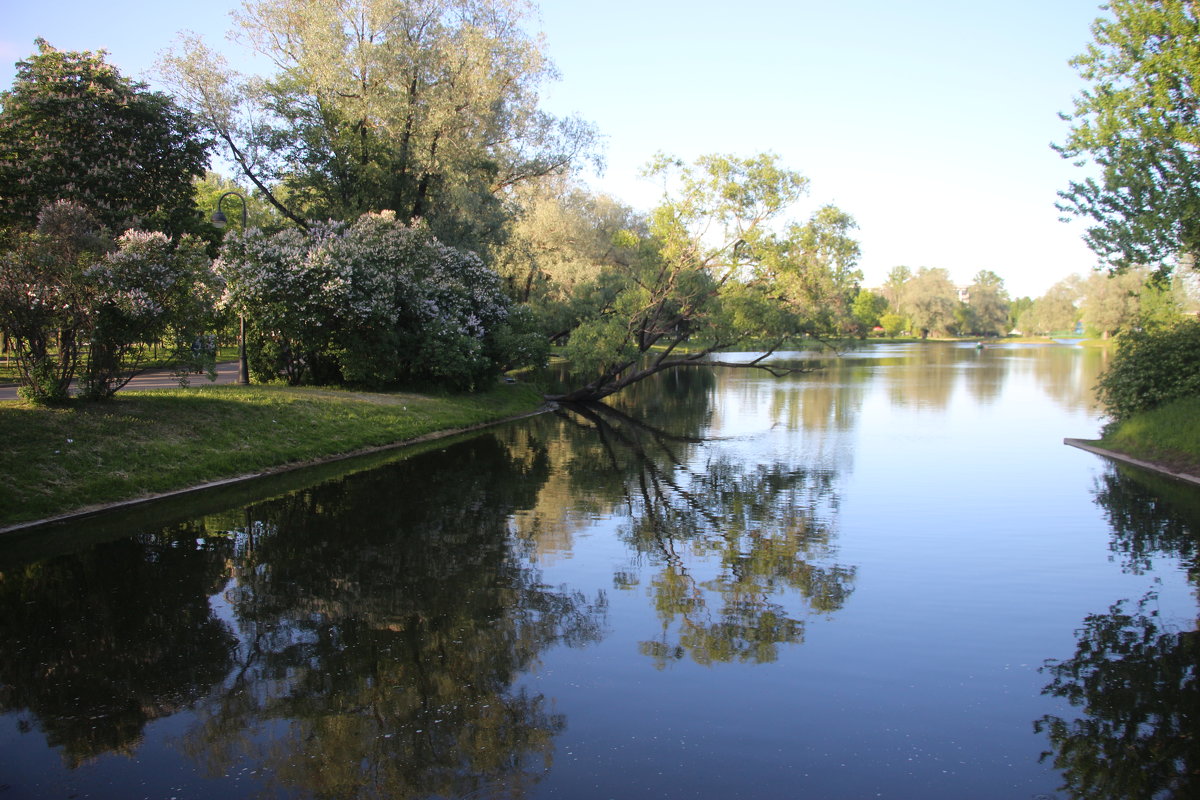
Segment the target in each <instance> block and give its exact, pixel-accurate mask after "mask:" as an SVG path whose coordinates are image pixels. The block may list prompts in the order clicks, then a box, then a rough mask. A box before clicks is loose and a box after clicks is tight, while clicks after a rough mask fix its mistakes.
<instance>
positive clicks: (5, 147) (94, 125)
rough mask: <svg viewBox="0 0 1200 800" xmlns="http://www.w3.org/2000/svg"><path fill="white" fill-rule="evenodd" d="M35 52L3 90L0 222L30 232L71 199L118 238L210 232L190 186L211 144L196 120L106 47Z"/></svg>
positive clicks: (46, 48) (0, 99) (47, 47)
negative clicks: (109, 56)
mask: <svg viewBox="0 0 1200 800" xmlns="http://www.w3.org/2000/svg"><path fill="white" fill-rule="evenodd" d="M37 46H38V52H37V53H36V54H34V55H32V56H30V57H29V58H28V59H26V60H25V61H19V62H17V76H16V80H15V81H14V83H13V86H12V88H11V89H10V90H8V91H6V92H4V93H3V94H0V106H2V108H0V226H8V227H15V228H20V229H24V230H31V229H33V228H34V227H36V225H37V218H38V214H39V213H40V212H41V210H42V209H43V208H44V207H45V206H47V205H48V204H50V203H53V202H55V201H57V200H71V201H74V202H77V203H80V204H82V205H84V206H86V207H87V208H88V209H89V210H90V211H91V212H92V214H94V215H95V217H96V218H97V220H98V221H99V222H100V223H101V225H103V226H104V227H106V228H109V229H111V230H113V231H116V232H120V231H123V230H125V229H127V228H131V227H138V228H142V229H148V230H161V231H165V232H168V233H171V234H179V233H184V232H200V231H201V230H202V229H203V228H205V227H207V226H204V225H203V223H202V220H201V218H200V215H199V213H198V210H197V208H196V203H195V199H194V197H193V192H192V180H193V178H196V177H199V176H201V175H203V174H204V168H205V166H206V165H207V163H208V148H209V143H208V141H206V140H205V139H204V138H202V137H201V135H200V131H199V128H198V126H197V123H196V121H195V120H194V119H193V117H192V115H191V114H189V113H188V112H187V111H185V110H184V109H182V108H180V107H179V106H178V105H177V104H176V103H175V102H174V101H173V100H172V99H171V98H170V97H169V96H168V95H165V94H162V93H159V92H150V91H147V89H146V86H145V85H144V84H141V83H136V82H133V81H130V80H129V79H127V78H124V77H122V76H121V74H120V73H119V72H118V71H117V70H116V68H115V67H113V66H111V65H110V64H108V63H106V62H105V61H104V55H105V54H104V52H103V51H100V52H99V53H93V52H90V51H88V52H63V51H59V50H55V49H54V48H53V47H51V46H50V45H49V44H48V43H47V42H46V41H45V40H44V39H38V40H37Z"/></svg>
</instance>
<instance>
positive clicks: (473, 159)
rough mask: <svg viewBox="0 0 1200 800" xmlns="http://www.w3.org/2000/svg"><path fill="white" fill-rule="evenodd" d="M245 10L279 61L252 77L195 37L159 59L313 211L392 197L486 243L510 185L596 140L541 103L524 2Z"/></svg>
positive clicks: (409, 214) (248, 153)
mask: <svg viewBox="0 0 1200 800" xmlns="http://www.w3.org/2000/svg"><path fill="white" fill-rule="evenodd" d="M236 19H237V22H238V26H239V27H238V32H239V36H238V38H240V40H241V41H242V42H243V43H244V44H247V45H249V46H250V47H252V48H253V49H254V50H256V51H257V52H259V53H260V54H262V55H263V56H265V57H266V58H267V59H268V60H269V61H270V62H271V63H272V64H274V66H275V72H274V74H273V75H271V76H269V77H267V78H265V79H262V78H250V79H246V78H243V77H242V76H241V75H239V74H237V73H236V72H234V71H232V70H231V69H229V67H228V66H227V64H226V63H225V61H224V60H223V59H222V58H221V57H220V56H219V55H218V54H216V53H214V52H212V51H211V50H209V49H207V48H206V47H205V46H204V44H203V43H202V42H201V41H200V40H199V39H197V38H195V37H185V38H184V39H183V41H182V43H181V47H180V48H179V49H178V50H177V51H176V52H175V53H173V54H171V55H168V56H167V57H165V58H164V59H163V61H162V63H161V68H162V71H163V73H164V75H165V76H166V77H167V79H168V80H169V81H170V82H171V83H172V84H173V85H174V86H175V87H176V89H177V91H178V92H179V94H180V96H181V97H183V98H184V99H185V101H186V102H187V104H188V105H189V107H191V108H192V109H193V110H194V111H195V112H196V113H197V114H198V115H199V116H201V117H202V118H203V120H204V121H205V124H206V125H207V127H208V128H209V130H211V131H212V132H213V134H214V135H215V136H216V137H217V138H218V139H220V140H221V142H222V143H223V144H224V146H225V153H226V155H227V157H228V158H230V159H231V160H232V161H233V162H234V163H235V164H236V165H237V166H238V167H239V168H240V169H241V171H242V172H243V173H244V174H245V176H246V178H247V179H249V180H250V181H251V182H252V183H254V185H255V186H256V187H257V189H258V190H259V191H261V192H263V193H264V195H265V196H266V197H267V198H268V199H269V200H271V201H272V202H273V203H274V204H275V205H276V207H277V208H278V209H279V210H280V212H281V213H282V214H284V215H285V216H287V217H289V218H290V219H292V220H293V221H295V222H297V223H299V224H301V225H303V224H304V220H306V219H309V218H314V219H315V218H329V217H332V218H336V219H353V218H357V217H358V216H359V215H360V214H363V213H366V212H377V211H382V210H394V211H395V212H396V213H397V214H398V215H399V217H400V219H402V220H404V221H406V222H411V221H416V220H418V219H424V220H426V221H427V223H428V224H429V225H430V226H431V227H432V229H433V230H434V232H435V233H436V234H438V235H439V236H440V237H441V238H443V240H445V241H449V242H451V243H453V244H455V245H459V246H469V247H472V248H478V247H480V246H481V245H483V244H486V243H488V242H489V241H491V240H493V239H494V238H495V237H496V236H497V235H498V233H499V232H500V231H501V229H502V223H503V220H504V214H503V208H502V201H503V198H504V196H505V194H506V192H508V191H509V190H510V189H512V187H514V186H517V185H519V184H521V183H523V182H525V181H527V180H529V179H531V178H534V177H539V176H544V175H547V174H551V173H556V172H562V171H565V170H567V169H568V168H569V167H570V166H571V165H572V163H573V162H574V161H575V160H576V159H577V158H579V157H580V156H581V155H583V154H585V153H588V152H590V148H591V145H592V142H593V138H594V136H593V132H592V130H591V128H590V127H589V126H588V125H586V124H584V123H582V122H581V121H579V120H577V119H565V120H563V119H556V118H554V117H552V116H550V115H549V114H547V113H545V112H544V111H542V110H541V109H540V108H539V105H538V100H539V98H538V90H539V88H540V86H541V85H542V84H543V83H545V82H546V81H547V80H548V79H550V78H551V77H553V75H554V70H553V67H552V65H551V64H550V62H549V61H548V59H547V58H546V56H545V53H544V52H543V47H542V44H541V41H540V40H539V39H536V38H534V37H531V36H530V35H529V34H528V33H526V32H525V30H524V28H523V27H522V25H523V23H524V22H525V12H524V7H523V6H522V5H520V4H518V3H516V2H509V0H350V2H333V0H310V1H303V0H258V2H253V1H252V2H248V3H247V4H246V6H245V9H244V11H243V12H242V13H241V14H239V15H237V17H236ZM280 187H282V188H283V190H284V191H282V192H281V191H278V189H279V188H280Z"/></svg>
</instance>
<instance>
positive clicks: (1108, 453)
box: [1063, 439, 1200, 486]
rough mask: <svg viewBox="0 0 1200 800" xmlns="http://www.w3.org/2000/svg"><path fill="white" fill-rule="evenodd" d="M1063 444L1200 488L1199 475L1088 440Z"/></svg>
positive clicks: (1064, 442) (1072, 440)
mask: <svg viewBox="0 0 1200 800" xmlns="http://www.w3.org/2000/svg"><path fill="white" fill-rule="evenodd" d="M1063 444H1065V445H1070V446H1071V447H1078V448H1079V449H1080V450H1086V451H1088V452H1089V453H1095V454H1096V455H1098V456H1104V457H1105V458H1111V459H1112V460H1114V461H1120V462H1122V463H1125V464H1130V465H1132V466H1135V467H1138V468H1140V469H1144V470H1148V471H1150V472H1156V473H1158V474H1159V475H1165V476H1167V477H1168V478H1174V479H1175V480H1178V481H1183V482H1185V483H1190V484H1192V485H1194V486H1200V476H1198V475H1192V474H1191V473H1187V472H1176V471H1175V470H1172V469H1169V468H1167V467H1164V466H1163V465H1162V464H1155V463H1154V462H1153V461H1143V460H1142V459H1140V458H1134V457H1133V456H1127V455H1125V454H1124V453H1118V452H1116V451H1114V450H1105V449H1104V448H1103V447H1097V446H1096V445H1095V444H1093V443H1092V442H1090V441H1088V440H1087V439H1063Z"/></svg>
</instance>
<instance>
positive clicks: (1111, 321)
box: [1081, 270, 1146, 339]
mask: <svg viewBox="0 0 1200 800" xmlns="http://www.w3.org/2000/svg"><path fill="white" fill-rule="evenodd" d="M1145 279H1146V275H1145V271H1144V270H1139V271H1135V272H1126V273H1122V274H1116V275H1108V274H1104V273H1093V274H1092V275H1090V276H1088V279H1087V281H1086V282H1085V283H1084V286H1083V300H1082V303H1081V310H1082V312H1083V324H1084V325H1086V326H1087V327H1089V328H1092V329H1094V330H1096V331H1099V332H1100V335H1101V336H1102V337H1103V338H1105V339H1107V338H1108V337H1109V336H1111V335H1113V334H1114V333H1117V332H1119V331H1121V330H1123V329H1126V328H1129V327H1131V326H1133V325H1135V324H1136V323H1137V320H1138V316H1139V313H1140V307H1139V299H1138V296H1139V295H1140V294H1141V291H1142V285H1143V283H1144V282H1145Z"/></svg>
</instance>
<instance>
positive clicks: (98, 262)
mask: <svg viewBox="0 0 1200 800" xmlns="http://www.w3.org/2000/svg"><path fill="white" fill-rule="evenodd" d="M14 242H15V246H14V248H13V249H11V250H9V251H6V252H4V253H0V330H2V331H3V333H4V334H5V335H6V336H7V337H8V338H9V339H10V341H11V343H12V344H13V349H14V352H15V354H16V360H17V365H18V369H19V372H20V378H21V384H22V392H23V393H24V394H25V395H26V396H27V397H28V398H29V399H31V400H33V401H35V402H42V403H45V402H56V401H59V400H64V399H66V397H67V389H68V387H69V385H70V383H71V380H72V379H73V378H74V377H75V376H76V375H77V374H78V375H79V377H80V386H81V389H82V394H83V395H85V396H86V397H88V398H89V399H94V400H101V399H104V398H106V397H109V396H111V395H112V394H113V392H115V391H116V390H117V389H119V388H121V387H122V386H124V385H125V384H126V383H128V382H129V380H130V379H131V378H132V377H134V376H135V375H136V374H137V373H138V372H140V371H141V370H142V369H143V368H144V365H145V361H146V356H147V355H148V351H149V348H148V346H147V345H148V344H149V343H156V342H160V341H162V342H165V343H166V344H167V345H168V352H169V359H170V360H171V361H173V362H175V363H176V364H179V365H186V368H187V369H188V371H191V370H193V369H195V368H197V367H198V366H200V363H201V353H200V352H198V351H197V350H196V349H194V348H193V344H194V343H195V341H196V339H197V337H198V336H200V335H201V334H202V333H203V332H204V331H205V330H206V329H208V327H209V326H210V324H211V321H212V313H213V306H214V304H215V302H216V295H217V287H216V276H215V275H214V274H213V272H212V269H211V262H210V261H209V259H208V256H207V255H206V254H205V252H204V246H203V244H202V243H201V242H200V241H199V240H197V239H194V238H192V237H190V236H183V237H180V239H178V240H171V239H170V238H168V237H167V236H166V234H163V233H160V232H157V231H154V232H147V231H136V230H129V231H126V232H125V233H124V234H122V235H121V236H120V237H119V238H118V239H116V240H115V241H114V240H113V239H112V238H111V237H110V236H108V234H107V233H106V232H105V231H104V230H103V229H101V228H100V226H99V224H98V223H97V222H96V219H95V217H94V216H92V214H91V213H90V212H89V211H88V210H87V209H85V208H84V207H83V206H81V205H79V204H77V203H72V202H68V201H59V202H57V203H54V204H51V205H50V206H47V207H46V209H45V210H43V212H42V214H41V216H40V219H39V223H38V229H37V230H36V231H34V232H31V233H28V232H19V233H17V234H15V238H14Z"/></svg>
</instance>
